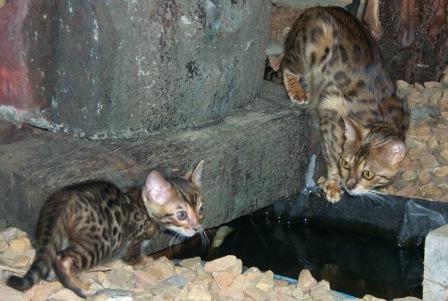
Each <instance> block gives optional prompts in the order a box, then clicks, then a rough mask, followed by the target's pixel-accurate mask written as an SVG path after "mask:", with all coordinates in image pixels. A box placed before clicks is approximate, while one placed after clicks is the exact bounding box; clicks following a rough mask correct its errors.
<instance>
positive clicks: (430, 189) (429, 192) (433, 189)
mask: <svg viewBox="0 0 448 301" xmlns="http://www.w3.org/2000/svg"><path fill="white" fill-rule="evenodd" d="M420 191H421V192H422V194H423V196H424V197H426V198H429V199H432V200H438V199H439V198H440V197H441V196H442V192H441V191H440V189H439V188H437V186H436V185H435V184H434V183H429V184H426V185H423V186H421V187H420Z"/></svg>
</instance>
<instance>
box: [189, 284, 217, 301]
mask: <svg viewBox="0 0 448 301" xmlns="http://www.w3.org/2000/svg"><path fill="white" fill-rule="evenodd" d="M188 300H192V301H211V300H212V296H211V294H210V293H209V292H208V290H207V288H206V287H203V286H201V285H192V286H190V287H189V289H188Z"/></svg>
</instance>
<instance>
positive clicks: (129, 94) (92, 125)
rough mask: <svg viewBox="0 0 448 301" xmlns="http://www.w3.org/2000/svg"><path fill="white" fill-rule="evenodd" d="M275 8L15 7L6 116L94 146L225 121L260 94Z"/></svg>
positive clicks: (4, 64) (177, 4)
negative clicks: (95, 141)
mask: <svg viewBox="0 0 448 301" xmlns="http://www.w3.org/2000/svg"><path fill="white" fill-rule="evenodd" d="M269 8H270V5H269V1H268V0H262V1H259V0H247V1H224V2H220V3H219V4H217V3H216V2H214V1H211V0H205V1H202V0H193V1H181V0H172V1H143V0H138V1H132V2H127V1H119V2H113V1H112V2H98V1H81V2H79V1H74V0H68V1H56V2H48V1H44V0H39V1H29V0H26V1H21V2H20V3H18V2H16V1H9V3H8V4H7V5H6V6H5V7H3V8H2V11H1V12H0V23H2V24H6V25H5V26H6V28H7V29H8V30H5V31H2V32H1V33H0V38H2V39H0V40H2V41H4V42H1V43H0V52H1V53H2V54H3V53H6V55H5V56H4V55H2V56H1V57H0V68H1V69H0V71H1V72H0V74H1V75H0V81H1V82H5V83H6V84H5V89H0V100H2V101H0V105H1V104H3V106H1V107H0V115H3V116H4V117H6V118H9V120H19V121H25V122H29V123H31V124H34V125H37V126H39V127H43V128H48V129H52V130H64V131H68V132H70V133H73V132H75V133H78V134H80V135H87V136H89V137H97V138H102V137H113V136H117V137H124V136H125V137H130V136H133V137H137V136H142V135H146V134H150V133H153V132H154V131H159V130H161V129H165V128H167V129H179V128H187V127H192V126H199V125H203V124H205V123H208V122H213V121H216V120H221V119H222V118H224V117H225V116H227V115H228V114H229V113H230V112H234V111H236V110H238V109H240V108H242V107H244V106H246V105H247V104H248V103H249V102H251V101H253V100H254V97H255V96H256V94H257V93H258V92H259V89H260V86H261V78H262V77H261V74H262V71H263V68H264V50H265V47H266V42H267V39H268V31H269V28H268V27H269V17H268V16H269ZM9 37H14V39H10V38H9ZM50 58H51V59H50ZM2 87H3V86H2ZM3 93H7V95H3ZM3 99H6V102H5V103H4V102H3Z"/></svg>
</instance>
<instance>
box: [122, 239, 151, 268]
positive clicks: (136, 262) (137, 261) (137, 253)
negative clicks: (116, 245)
mask: <svg viewBox="0 0 448 301" xmlns="http://www.w3.org/2000/svg"><path fill="white" fill-rule="evenodd" d="M142 241H143V239H142V240H139V239H136V240H135V241H134V242H133V243H131V245H130V246H129V247H128V249H127V251H126V254H125V255H124V256H123V258H122V260H123V261H124V262H125V263H126V264H128V265H132V266H134V267H140V266H144V265H145V264H146V262H147V261H148V258H149V257H146V256H144V254H143V250H142Z"/></svg>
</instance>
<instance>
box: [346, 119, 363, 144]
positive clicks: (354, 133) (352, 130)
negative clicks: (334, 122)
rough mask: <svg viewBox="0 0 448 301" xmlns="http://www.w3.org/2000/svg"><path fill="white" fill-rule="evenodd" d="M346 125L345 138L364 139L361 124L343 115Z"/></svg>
mask: <svg viewBox="0 0 448 301" xmlns="http://www.w3.org/2000/svg"><path fill="white" fill-rule="evenodd" d="M342 120H344V125H345V139H347V141H361V140H362V138H363V137H362V134H363V133H362V129H361V127H360V126H359V124H358V123H357V122H356V121H354V120H353V119H351V118H348V117H342Z"/></svg>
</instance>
